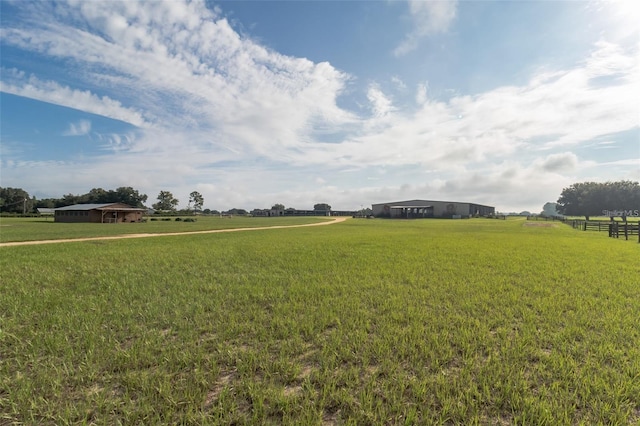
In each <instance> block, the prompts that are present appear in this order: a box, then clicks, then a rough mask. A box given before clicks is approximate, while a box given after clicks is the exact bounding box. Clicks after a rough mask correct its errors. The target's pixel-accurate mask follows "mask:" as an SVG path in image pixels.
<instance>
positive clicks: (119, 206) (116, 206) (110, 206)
mask: <svg viewBox="0 0 640 426" xmlns="http://www.w3.org/2000/svg"><path fill="white" fill-rule="evenodd" d="M55 210H60V211H62V210H72V211H89V210H111V211H115V210H117V211H146V210H147V209H142V208H137V207H131V206H128V205H126V204H124V203H104V204H74V205H72V206H65V207H59V208H57V209H55Z"/></svg>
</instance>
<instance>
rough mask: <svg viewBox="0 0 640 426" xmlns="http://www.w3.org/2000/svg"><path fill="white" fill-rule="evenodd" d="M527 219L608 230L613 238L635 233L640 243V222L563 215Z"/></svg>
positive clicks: (627, 237)
mask: <svg viewBox="0 0 640 426" xmlns="http://www.w3.org/2000/svg"><path fill="white" fill-rule="evenodd" d="M527 220H544V221H555V222H562V223H566V224H567V225H569V226H571V227H572V228H574V229H579V230H581V231H598V232H607V233H608V235H609V237H611V238H620V237H624V239H625V240H628V239H629V237H633V236H634V235H637V236H638V243H640V222H620V221H612V220H579V219H564V218H561V217H544V216H529V217H527Z"/></svg>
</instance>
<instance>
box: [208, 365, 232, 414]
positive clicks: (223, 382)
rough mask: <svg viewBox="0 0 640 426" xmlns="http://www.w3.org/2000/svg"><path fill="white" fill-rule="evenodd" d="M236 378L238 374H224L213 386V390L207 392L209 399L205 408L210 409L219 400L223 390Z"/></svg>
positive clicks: (230, 372)
mask: <svg viewBox="0 0 640 426" xmlns="http://www.w3.org/2000/svg"><path fill="white" fill-rule="evenodd" d="M235 377H236V372H235V370H234V371H229V372H227V373H224V374H222V375H221V376H220V377H218V380H216V382H215V383H214V385H213V388H211V390H210V391H209V392H207V397H206V398H205V400H204V408H205V409H206V408H209V407H211V405H212V404H213V403H214V402H215V401H216V400H217V399H218V397H219V396H220V394H221V393H222V390H223V389H224V388H225V387H226V386H228V385H229V383H231V382H232V381H233V379H234V378H235Z"/></svg>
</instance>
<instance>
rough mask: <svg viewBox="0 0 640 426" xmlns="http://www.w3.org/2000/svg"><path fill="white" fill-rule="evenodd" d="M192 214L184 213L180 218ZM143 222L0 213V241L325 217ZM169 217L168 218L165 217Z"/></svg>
mask: <svg viewBox="0 0 640 426" xmlns="http://www.w3.org/2000/svg"><path fill="white" fill-rule="evenodd" d="M186 218H190V217H189V216H182V217H180V219H186ZM154 219H156V220H151V219H149V220H147V222H144V223H117V224H107V223H55V222H54V221H53V218H45V217H41V218H7V217H0V243H6V242H12V241H35V240H54V239H72V238H82V237H102V236H115V235H127V234H141V233H149V234H155V233H170V232H191V231H206V230H212V229H236V228H258V227H262V226H281V225H299V224H304V223H316V222H321V221H323V220H327V219H329V218H326V217H325V218H323V217H271V218H269V217H243V216H235V217H219V216H198V217H197V218H196V222H184V221H183V220H181V221H176V220H175V219H176V218H175V217H171V218H154ZM162 219H167V220H162Z"/></svg>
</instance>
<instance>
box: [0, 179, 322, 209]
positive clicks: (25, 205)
mask: <svg viewBox="0 0 640 426" xmlns="http://www.w3.org/2000/svg"><path fill="white" fill-rule="evenodd" d="M148 198H149V197H148V196H147V194H143V193H141V192H139V191H138V190H136V189H134V188H132V187H130V186H123V187H120V188H116V189H103V188H93V189H92V190H91V191H89V192H87V193H86V194H79V195H77V194H66V195H63V196H62V197H61V198H43V199H40V200H38V199H36V197H32V196H31V195H29V193H28V192H27V191H25V190H24V189H22V188H2V187H0V212H2V213H18V214H19V213H35V212H36V211H37V209H39V208H58V207H64V206H70V205H73V204H106V203H124V204H128V205H130V206H133V207H139V208H146V207H147V206H146V202H147V200H148ZM156 200H157V202H156V203H153V204H152V205H151V207H152V208H153V209H154V210H156V211H159V212H168V213H175V212H178V204H179V203H180V201H179V200H178V199H177V198H176V197H174V195H173V193H172V192H171V191H164V190H163V191H160V193H159V194H158V197H157V198H156ZM203 205H204V197H203V196H202V194H200V193H199V192H198V191H193V192H191V193H190V194H189V201H188V204H187V208H186V209H185V210H184V211H185V212H192V213H196V212H202V213H205V214H220V213H222V212H219V211H218V210H210V209H203V208H202V207H203ZM271 209H272V210H295V209H294V208H292V207H289V208H285V206H284V204H280V203H276V204H274V205H273V206H272V207H271ZM313 209H314V210H316V211H330V210H331V206H330V205H329V204H327V203H318V204H315V205H314V206H313ZM224 213H228V214H232V215H236V216H242V215H247V214H249V212H248V211H247V210H245V209H238V208H233V209H231V210H228V211H226V212H224Z"/></svg>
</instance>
